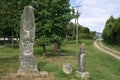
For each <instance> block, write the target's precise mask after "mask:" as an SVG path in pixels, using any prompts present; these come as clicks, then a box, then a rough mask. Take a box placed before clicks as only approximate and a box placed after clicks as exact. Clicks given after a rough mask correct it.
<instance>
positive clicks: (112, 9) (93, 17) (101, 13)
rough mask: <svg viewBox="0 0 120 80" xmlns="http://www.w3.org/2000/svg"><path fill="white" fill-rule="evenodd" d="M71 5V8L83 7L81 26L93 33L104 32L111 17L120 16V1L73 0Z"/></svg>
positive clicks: (80, 19) (81, 9) (80, 18)
mask: <svg viewBox="0 0 120 80" xmlns="http://www.w3.org/2000/svg"><path fill="white" fill-rule="evenodd" d="M70 3H71V6H72V5H82V7H81V8H80V11H79V12H80V13H81V16H80V17H79V24H81V25H83V26H86V27H89V28H90V30H91V31H97V32H102V31H103V29H104V25H105V22H106V20H107V19H108V18H109V17H110V16H111V15H113V16H114V17H116V18H117V17H119V16H120V10H119V8H120V0H71V1H70ZM73 21H74V20H73Z"/></svg>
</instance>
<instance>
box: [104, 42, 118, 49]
mask: <svg viewBox="0 0 120 80" xmlns="http://www.w3.org/2000/svg"><path fill="white" fill-rule="evenodd" d="M103 44H104V45H105V46H107V47H109V48H112V49H114V50H117V51H120V44H118V45H112V44H111V45H110V44H107V43H105V42H103Z"/></svg>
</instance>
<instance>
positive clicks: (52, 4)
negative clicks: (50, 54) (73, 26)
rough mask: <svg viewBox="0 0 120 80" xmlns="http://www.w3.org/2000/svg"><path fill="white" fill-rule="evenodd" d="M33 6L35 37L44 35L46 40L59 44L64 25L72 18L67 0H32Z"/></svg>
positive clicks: (63, 33) (38, 37)
mask: <svg viewBox="0 0 120 80" xmlns="http://www.w3.org/2000/svg"><path fill="white" fill-rule="evenodd" d="M34 8H35V12H36V13H35V16H36V27H37V29H36V39H40V40H44V39H45V38H44V37H42V36H46V38H48V40H49V41H48V42H53V43H55V46H56V44H57V45H58V46H60V42H61V40H63V39H64V38H65V34H66V30H67V29H66V25H67V24H68V23H69V21H70V20H71V19H72V18H73V15H72V14H71V12H72V11H73V10H72V9H70V4H69V0H34ZM42 44H46V43H42ZM55 49H56V50H57V48H55Z"/></svg>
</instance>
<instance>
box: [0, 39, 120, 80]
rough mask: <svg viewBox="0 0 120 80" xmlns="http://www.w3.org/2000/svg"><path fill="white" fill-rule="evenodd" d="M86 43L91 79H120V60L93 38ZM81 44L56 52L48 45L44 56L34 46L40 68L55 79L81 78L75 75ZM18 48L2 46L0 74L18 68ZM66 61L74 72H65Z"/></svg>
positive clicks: (39, 49) (87, 62)
mask: <svg viewBox="0 0 120 80" xmlns="http://www.w3.org/2000/svg"><path fill="white" fill-rule="evenodd" d="M80 43H85V44H86V70H87V71H88V72H89V73H90V80H120V60H117V59H115V58H114V57H111V56H110V55H107V54H105V53H103V52H101V51H100V50H98V49H97V48H96V47H94V45H93V44H92V41H91V40H81V41H80ZM79 48H80V44H78V45H76V44H70V43H69V44H65V45H63V46H62V51H60V52H58V53H56V52H54V51H53V46H52V45H50V46H47V52H48V53H47V56H46V57H43V56H42V53H43V51H42V48H41V47H34V55H35V57H36V60H37V63H38V68H39V69H40V70H46V71H48V72H49V73H52V74H53V75H54V76H55V79H54V80H71V79H75V80H80V78H77V77H76V76H75V71H76V70H78V66H77V60H78V59H77V58H78V56H77V55H78V52H79ZM18 53H19V50H18V49H13V48H8V47H3V48H0V76H2V75H3V74H6V73H10V72H17V70H18ZM64 63H71V64H72V68H73V73H72V74H70V75H67V74H65V73H64V72H63V70H62V66H63V64H64Z"/></svg>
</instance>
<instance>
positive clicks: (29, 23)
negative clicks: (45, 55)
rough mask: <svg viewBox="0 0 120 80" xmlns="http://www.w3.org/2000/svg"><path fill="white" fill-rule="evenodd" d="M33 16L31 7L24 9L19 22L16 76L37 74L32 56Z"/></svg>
mask: <svg viewBox="0 0 120 80" xmlns="http://www.w3.org/2000/svg"><path fill="white" fill-rule="evenodd" d="M34 38H35V16H34V9H33V7H32V6H26V7H24V11H23V14H22V16H21V22H20V44H19V47H20V49H19V70H18V72H17V75H25V76H26V75H29V74H32V75H34V74H35V75H36V74H39V70H38V68H37V63H36V61H35V58H34V55H33V45H34Z"/></svg>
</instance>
